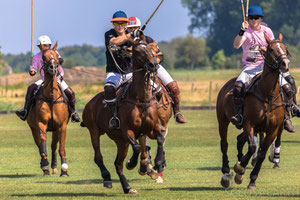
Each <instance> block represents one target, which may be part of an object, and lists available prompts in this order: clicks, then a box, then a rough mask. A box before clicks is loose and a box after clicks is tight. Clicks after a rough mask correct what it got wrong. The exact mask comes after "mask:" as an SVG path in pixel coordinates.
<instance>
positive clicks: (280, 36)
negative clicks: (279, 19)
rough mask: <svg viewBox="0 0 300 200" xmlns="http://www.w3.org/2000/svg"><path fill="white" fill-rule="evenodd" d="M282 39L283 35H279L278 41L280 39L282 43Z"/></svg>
mask: <svg viewBox="0 0 300 200" xmlns="http://www.w3.org/2000/svg"><path fill="white" fill-rule="evenodd" d="M282 38H283V36H282V33H279V35H278V39H279V41H280V42H282Z"/></svg>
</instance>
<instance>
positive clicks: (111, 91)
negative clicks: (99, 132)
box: [104, 83, 120, 129]
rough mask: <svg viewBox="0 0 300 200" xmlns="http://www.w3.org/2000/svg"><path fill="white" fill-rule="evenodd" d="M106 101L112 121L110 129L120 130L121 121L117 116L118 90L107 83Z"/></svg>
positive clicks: (105, 87) (110, 121)
mask: <svg viewBox="0 0 300 200" xmlns="http://www.w3.org/2000/svg"><path fill="white" fill-rule="evenodd" d="M104 101H105V103H106V104H107V106H108V108H109V111H110V114H111V119H110V120H109V125H108V126H109V129H119V128H120V120H119V119H118V117H117V116H116V89H115V87H114V86H113V85H112V84H109V83H106V84H105V86H104Z"/></svg>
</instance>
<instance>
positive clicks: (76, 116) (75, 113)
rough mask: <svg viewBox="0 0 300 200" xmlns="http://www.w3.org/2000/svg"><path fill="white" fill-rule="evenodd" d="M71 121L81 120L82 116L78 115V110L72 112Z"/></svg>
mask: <svg viewBox="0 0 300 200" xmlns="http://www.w3.org/2000/svg"><path fill="white" fill-rule="evenodd" d="M71 121H72V122H80V121H81V119H80V117H79V115H78V113H77V112H73V113H72V114H71Z"/></svg>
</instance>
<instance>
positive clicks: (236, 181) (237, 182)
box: [234, 174, 243, 185]
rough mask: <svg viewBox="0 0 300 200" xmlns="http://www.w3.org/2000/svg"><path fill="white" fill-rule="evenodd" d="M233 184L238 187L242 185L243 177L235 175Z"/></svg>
mask: <svg viewBox="0 0 300 200" xmlns="http://www.w3.org/2000/svg"><path fill="white" fill-rule="evenodd" d="M234 182H235V183H236V184H238V185H240V184H242V183H243V175H241V174H236V175H235V176H234Z"/></svg>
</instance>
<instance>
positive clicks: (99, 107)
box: [81, 40, 164, 194]
mask: <svg viewBox="0 0 300 200" xmlns="http://www.w3.org/2000/svg"><path fill="white" fill-rule="evenodd" d="M132 60H133V79H132V82H131V84H130V85H129V86H128V87H124V89H123V90H122V91H120V93H119V95H118V97H117V102H118V105H119V106H118V116H119V119H120V130H111V129H109V128H108V124H109V123H108V122H109V119H110V112H109V110H108V108H106V107H105V104H104V103H103V100H104V92H101V93H99V94H97V95H96V96H95V97H94V98H93V99H92V100H90V101H89V102H88V103H87V105H86V106H85V108H84V111H83V115H82V118H83V122H82V123H81V126H86V127H87V128H88V130H89V132H90V136H91V141H92V145H93V148H94V152H95V157H94V161H95V163H96V164H97V165H98V167H99V168H100V171H101V175H102V178H103V180H104V181H103V185H104V187H107V188H111V187H112V181H111V177H110V172H109V171H108V170H107V168H106V167H105V165H104V163H103V157H102V154H101V152H100V136H101V135H103V134H105V133H106V134H107V135H108V137H109V138H110V139H112V140H113V141H114V142H115V143H116V146H117V157H116V160H115V162H114V164H115V168H116V172H117V174H118V176H119V179H120V182H121V185H122V188H123V191H124V193H125V194H137V191H136V190H135V189H133V188H131V186H130V185H129V184H128V181H127V180H126V177H125V175H124V173H123V162H124V160H125V158H126V156H127V152H128V147H129V144H131V146H132V148H133V156H132V159H131V160H132V161H133V163H132V162H129V164H127V165H128V166H135V165H136V164H137V163H136V162H135V161H136V160H137V158H138V156H139V153H140V151H141V146H140V145H139V144H138V143H137V141H136V139H137V138H139V137H141V136H142V135H147V136H148V137H149V138H151V139H156V140H157V143H158V156H157V159H156V160H155V162H156V164H157V165H158V166H159V165H160V164H161V163H162V159H163V143H164V137H163V135H162V134H161V127H160V125H159V117H158V109H157V101H156V98H154V96H153V95H152V86H151V84H150V78H151V76H154V77H156V70H157V65H158V63H157V56H156V55H155V54H154V53H153V52H152V48H151V46H150V45H148V44H147V43H146V42H144V41H143V40H137V41H135V43H134V44H133V48H132ZM120 94H121V95H120Z"/></svg>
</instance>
